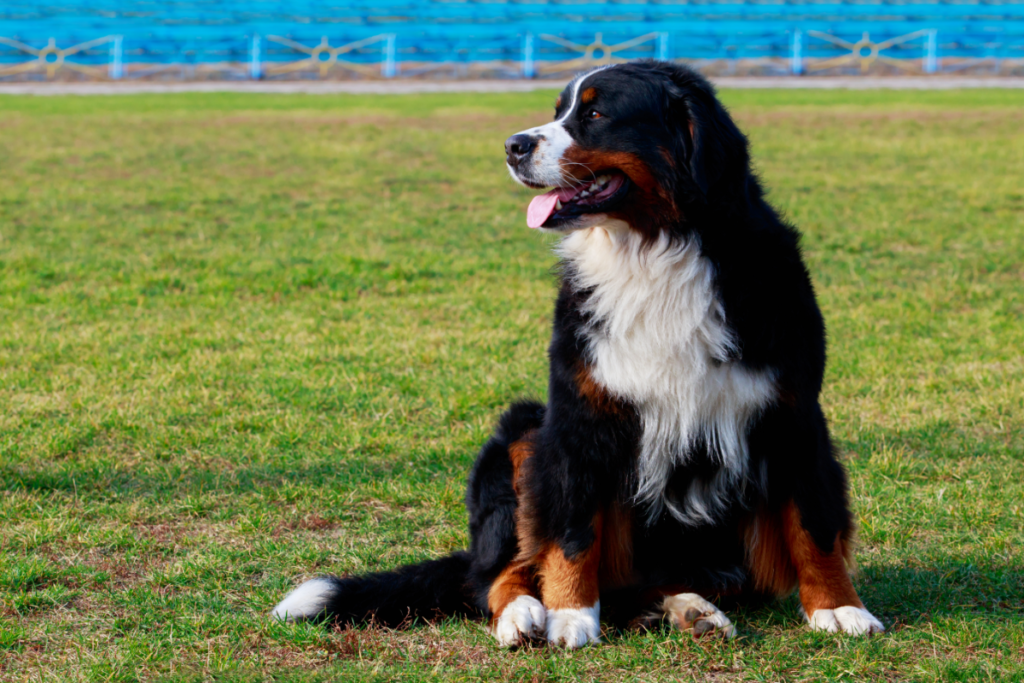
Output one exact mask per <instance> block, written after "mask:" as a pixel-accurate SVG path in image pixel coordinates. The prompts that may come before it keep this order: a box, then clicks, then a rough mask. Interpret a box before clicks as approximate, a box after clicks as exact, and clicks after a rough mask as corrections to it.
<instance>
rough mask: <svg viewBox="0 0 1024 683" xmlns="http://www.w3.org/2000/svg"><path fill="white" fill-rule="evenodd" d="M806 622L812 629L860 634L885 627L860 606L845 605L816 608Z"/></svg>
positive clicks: (882, 629)
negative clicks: (831, 607) (833, 607)
mask: <svg viewBox="0 0 1024 683" xmlns="http://www.w3.org/2000/svg"><path fill="white" fill-rule="evenodd" d="M807 623H808V624H810V625H811V630H812V631H828V632H829V633H839V632H840V631H842V632H843V633H849V634H851V635H855V636H862V635H864V634H865V633H882V632H883V631H885V627H884V626H882V622H880V621H879V620H878V619H876V618H875V617H874V615H872V614H871V612H869V611H867V610H866V609H862V608H860V607H853V606H852V605H847V606H845V607H836V608H835V609H818V610H814V614H812V615H811V616H810V618H809V619H808V620H807Z"/></svg>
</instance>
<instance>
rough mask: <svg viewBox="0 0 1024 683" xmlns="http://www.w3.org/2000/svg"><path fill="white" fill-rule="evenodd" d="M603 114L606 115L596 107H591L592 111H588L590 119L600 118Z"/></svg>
mask: <svg viewBox="0 0 1024 683" xmlns="http://www.w3.org/2000/svg"><path fill="white" fill-rule="evenodd" d="M602 116H604V114H602V113H601V112H599V111H598V110H596V109H591V110H590V111H588V112H587V118H588V119H599V118H601V117H602Z"/></svg>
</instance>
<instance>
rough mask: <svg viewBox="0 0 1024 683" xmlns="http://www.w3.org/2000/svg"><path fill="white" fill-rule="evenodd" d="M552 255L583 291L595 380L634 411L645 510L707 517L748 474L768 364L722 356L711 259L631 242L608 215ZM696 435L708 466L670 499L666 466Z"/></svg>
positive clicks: (689, 519)
mask: <svg viewBox="0 0 1024 683" xmlns="http://www.w3.org/2000/svg"><path fill="white" fill-rule="evenodd" d="M557 252H558V254H559V255H560V256H561V257H562V258H563V259H566V260H567V261H569V262H570V263H571V265H572V273H573V274H572V277H573V278H574V283H575V285H576V286H578V287H581V288H588V289H590V288H592V289H593V293H592V294H591V296H590V297H589V299H588V301H587V304H586V306H587V309H588V311H589V313H590V314H591V315H592V323H591V325H590V326H589V327H588V328H587V330H586V331H585V334H586V336H587V354H588V361H589V362H590V363H591V372H592V375H593V377H594V379H595V380H596V381H597V382H599V383H600V384H601V385H603V386H604V387H605V388H606V389H607V390H608V391H609V392H610V393H611V394H612V395H614V396H617V397H619V398H622V399H624V400H627V401H629V402H631V403H632V404H633V405H635V406H636V407H637V409H638V411H639V414H640V419H641V422H642V428H643V436H642V439H641V443H640V452H639V453H638V458H639V461H638V465H639V486H638V489H637V493H636V497H637V501H638V502H641V503H645V504H647V505H648V506H649V509H650V513H651V516H652V518H653V517H654V516H657V515H658V514H660V513H661V511H662V510H663V509H664V508H667V509H668V510H669V511H670V512H671V513H672V515H673V516H675V517H676V518H677V519H679V520H680V521H682V522H684V523H687V524H699V523H705V522H711V521H713V520H714V519H715V518H716V516H717V515H718V513H720V512H722V511H723V510H724V508H725V506H726V505H727V504H728V503H729V502H730V500H732V499H733V497H734V495H735V494H736V493H737V492H738V491H739V490H741V489H742V487H743V485H744V483H745V481H746V479H747V470H748V460H749V458H748V453H747V439H746V434H747V430H748V429H749V425H750V421H751V419H752V418H753V417H754V416H755V415H756V414H757V413H758V411H760V410H761V409H763V408H764V407H765V406H766V405H767V404H768V403H770V402H771V401H772V399H773V398H774V396H775V382H774V377H773V375H772V373H771V372H766V371H762V372H754V371H751V370H749V369H747V368H746V367H744V366H743V365H741V364H740V363H737V362H731V361H728V360H727V359H728V358H729V356H730V352H732V351H733V350H734V349H735V340H734V338H733V334H732V332H731V330H730V329H729V328H728V326H727V325H726V323H725V314H724V309H723V307H722V304H721V302H720V301H719V300H718V298H717V297H716V292H715V287H714V272H713V267H712V265H711V263H710V262H709V261H708V260H707V259H706V258H705V257H703V256H702V255H701V253H700V246H699V244H697V243H696V241H689V242H684V243H674V244H673V243H670V242H669V241H668V240H667V239H663V240H662V241H661V242H659V243H658V244H655V245H654V246H653V248H651V249H650V250H647V251H645V250H641V240H640V237H639V236H638V235H637V234H636V233H635V232H634V231H632V230H629V229H628V228H626V226H624V225H621V224H616V223H610V224H609V225H608V226H605V227H598V228H591V229H589V230H579V231H576V232H573V233H571V234H570V235H568V236H567V237H566V238H565V239H564V240H562V242H561V243H560V244H559V246H558V249H557ZM700 443H704V444H707V445H708V451H709V452H710V454H711V457H712V458H714V459H716V460H717V464H718V466H719V467H718V470H717V474H715V475H714V476H713V477H712V478H710V480H694V481H693V482H691V483H690V484H689V488H688V489H687V491H686V492H685V494H684V495H683V496H682V497H681V498H679V499H676V500H672V499H670V498H669V497H668V496H667V492H666V485H667V483H668V479H669V476H670V475H671V473H672V470H673V468H674V467H675V466H676V465H681V464H685V463H686V462H687V461H688V459H689V458H691V457H692V456H693V453H694V452H695V450H696V449H695V448H694V447H695V446H696V445H697V444H700ZM701 450H702V451H703V449H701Z"/></svg>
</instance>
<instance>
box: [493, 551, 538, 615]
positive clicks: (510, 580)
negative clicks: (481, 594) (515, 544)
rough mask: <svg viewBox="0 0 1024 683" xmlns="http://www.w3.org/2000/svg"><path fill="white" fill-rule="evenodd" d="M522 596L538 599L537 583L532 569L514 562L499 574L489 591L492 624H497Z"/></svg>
mask: <svg viewBox="0 0 1024 683" xmlns="http://www.w3.org/2000/svg"><path fill="white" fill-rule="evenodd" d="M521 595H529V596H531V597H537V587H536V581H535V579H534V576H533V571H532V570H531V568H530V567H528V566H526V565H522V564H516V563H515V562H513V563H512V564H510V565H509V566H508V567H506V568H505V569H503V570H502V572H501V573H500V574H498V578H496V579H495V580H494V583H492V584H491V588H490V590H488V591H487V608H488V609H489V610H490V611H491V623H494V622H496V621H497V620H498V617H500V616H501V613H502V612H504V611H505V608H506V607H508V605H509V603H511V602H512V601H513V600H515V599H516V598H518V597H519V596H521Z"/></svg>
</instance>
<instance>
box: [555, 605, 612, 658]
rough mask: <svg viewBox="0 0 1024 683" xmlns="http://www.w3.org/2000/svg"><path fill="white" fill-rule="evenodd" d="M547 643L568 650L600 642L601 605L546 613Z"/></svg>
mask: <svg viewBox="0 0 1024 683" xmlns="http://www.w3.org/2000/svg"><path fill="white" fill-rule="evenodd" d="M547 618H548V625H547V626H548V627H547V631H548V642H549V643H551V644H552V645H556V646H562V647H567V648H569V649H573V648H578V647H583V646H584V645H589V644H590V643H600V642H601V603H600V601H599V602H596V603H594V606H593V607H582V608H580V609H553V610H549V611H548V615H547Z"/></svg>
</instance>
